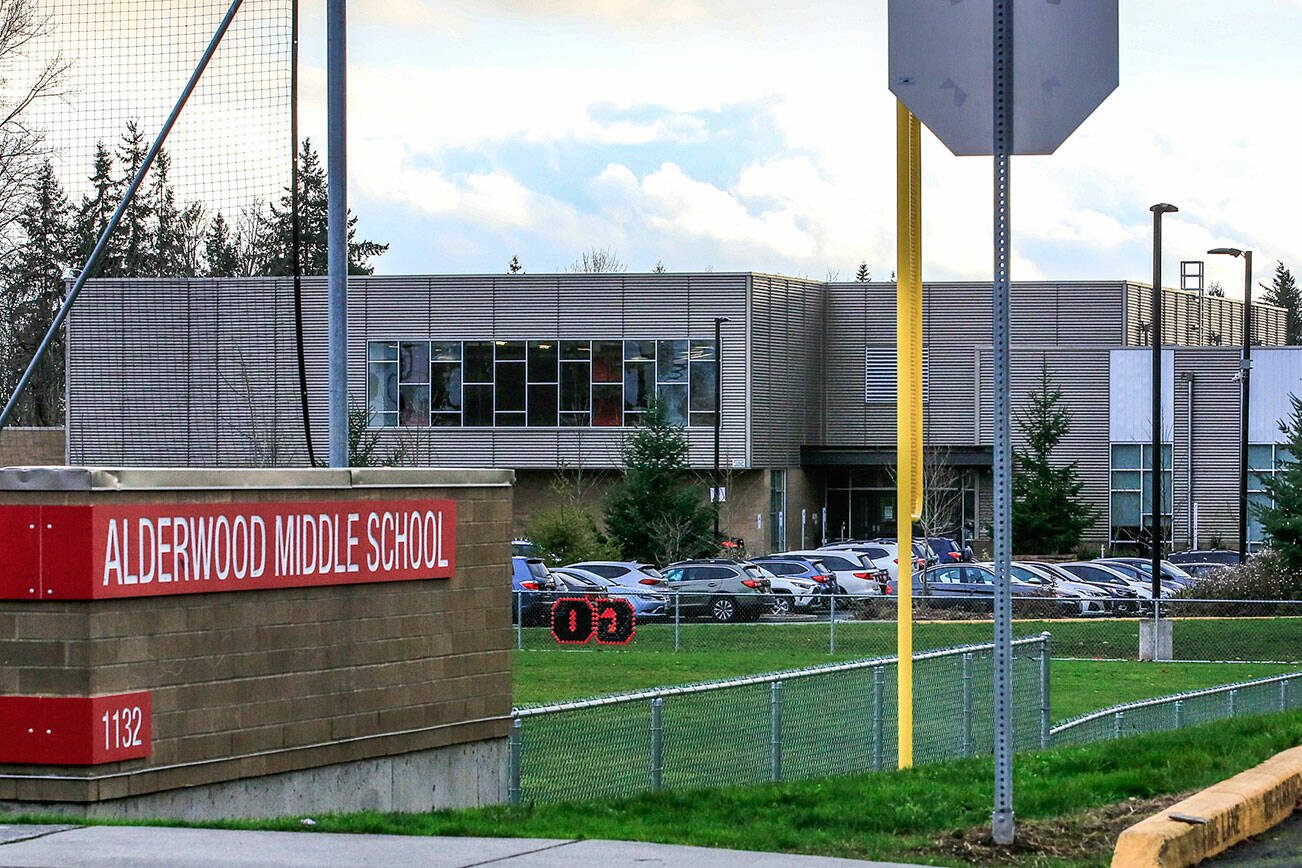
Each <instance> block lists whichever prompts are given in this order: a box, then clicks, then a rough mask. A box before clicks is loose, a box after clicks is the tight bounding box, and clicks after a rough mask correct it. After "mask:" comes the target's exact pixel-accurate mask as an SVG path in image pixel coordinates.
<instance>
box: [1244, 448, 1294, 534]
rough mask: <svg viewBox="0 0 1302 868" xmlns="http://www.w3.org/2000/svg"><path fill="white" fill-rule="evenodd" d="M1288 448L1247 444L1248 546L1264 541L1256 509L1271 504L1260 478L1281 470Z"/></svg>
mask: <svg viewBox="0 0 1302 868" xmlns="http://www.w3.org/2000/svg"><path fill="white" fill-rule="evenodd" d="M1289 454H1290V453H1289V448H1288V447H1287V446H1283V445H1275V444H1270V443H1266V444H1260V445H1257V446H1251V445H1250V446H1248V548H1250V549H1255V548H1257V547H1258V546H1260V545H1261V544H1263V543H1265V542H1266V533H1265V531H1264V530H1263V529H1262V527H1261V521H1260V520H1259V519H1258V518H1257V510H1258V509H1260V508H1262V507H1268V506H1273V505H1274V501H1273V500H1272V499H1271V497H1270V495H1269V494H1267V493H1266V489H1265V487H1264V486H1263V485H1262V484H1261V483H1262V480H1264V479H1267V478H1269V477H1272V476H1274V475H1275V474H1276V473H1279V472H1281V471H1282V470H1283V463H1284V461H1286V460H1288V458H1289Z"/></svg>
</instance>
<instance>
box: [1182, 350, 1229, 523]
mask: <svg viewBox="0 0 1302 868" xmlns="http://www.w3.org/2000/svg"><path fill="white" fill-rule="evenodd" d="M1238 369H1239V351H1238V349H1237V348H1234V347H1200V348H1197V349H1193V348H1190V349H1177V350H1176V353H1175V370H1176V390H1175V392H1176V394H1175V401H1176V406H1175V425H1176V430H1175V454H1174V455H1173V456H1172V459H1173V460H1172V468H1173V471H1174V478H1173V480H1172V482H1173V485H1174V490H1173V497H1172V506H1173V507H1174V508H1175V513H1174V514H1175V536H1174V539H1175V541H1176V544H1177V546H1178V547H1179V546H1182V545H1183V543H1184V541H1186V540H1187V538H1188V533H1189V531H1188V514H1189V500H1190V498H1189V491H1188V484H1187V481H1186V477H1187V467H1188V457H1187V450H1188V437H1189V434H1188V430H1189V422H1188V406H1189V405H1188V392H1187V382H1186V381H1185V380H1184V379H1183V377H1184V376H1185V375H1187V374H1193V376H1194V383H1193V387H1194V400H1193V411H1194V412H1193V426H1194V431H1193V466H1194V492H1193V501H1194V502H1195V503H1197V504H1198V542H1199V544H1200V545H1208V544H1210V543H1211V542H1212V541H1214V540H1218V541H1219V543H1220V544H1221V545H1222V546H1227V547H1237V545H1238V535H1239V532H1238V503H1239V500H1238V497H1239V494H1238V492H1239V449H1238V443H1239V403H1240V402H1239V384H1238V382H1236V381H1235V379H1234V376H1235V374H1237V373H1238Z"/></svg>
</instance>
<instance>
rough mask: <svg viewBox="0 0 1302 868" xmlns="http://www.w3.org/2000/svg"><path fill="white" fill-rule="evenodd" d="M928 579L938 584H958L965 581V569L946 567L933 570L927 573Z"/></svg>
mask: <svg viewBox="0 0 1302 868" xmlns="http://www.w3.org/2000/svg"><path fill="white" fill-rule="evenodd" d="M927 581H928V582H931V583H932V584H937V585H958V584H962V582H963V571H962V569H960V568H959V567H945V568H943V569H939V570H932V571H931V572H930V573H928V574H927Z"/></svg>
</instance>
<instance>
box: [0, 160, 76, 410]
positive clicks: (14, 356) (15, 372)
mask: <svg viewBox="0 0 1302 868" xmlns="http://www.w3.org/2000/svg"><path fill="white" fill-rule="evenodd" d="M73 222H74V212H73V208H72V206H71V205H70V204H69V202H68V197H67V195H66V194H65V193H64V191H63V187H62V186H61V185H60V184H59V181H58V178H57V177H56V175H55V173H54V167H53V166H52V165H51V164H50V163H49V161H48V160H47V161H46V162H45V163H44V164H43V165H42V166H41V168H40V170H39V172H38V173H37V176H36V180H35V183H34V185H33V189H32V192H31V195H30V197H29V199H28V202H27V204H26V205H25V207H24V208H23V210H22V211H21V212H20V213H19V215H18V218H17V224H18V229H19V233H18V237H17V239H16V246H15V248H14V250H13V253H12V254H11V256H10V257H9V258H8V261H7V262H6V264H5V267H4V269H3V296H0V337H2V338H3V340H0V377H2V378H3V393H4V396H5V397H8V395H10V394H12V392H13V388H14V386H15V385H17V383H18V379H19V377H21V376H22V373H23V371H24V369H25V368H26V367H27V365H28V364H29V362H30V361H31V359H32V357H33V356H34V355H35V354H36V348H37V347H38V346H40V343H41V340H42V339H43V338H44V336H45V332H46V330H47V329H48V328H49V327H50V323H51V322H53V321H54V316H55V313H56V312H57V311H58V309H59V306H60V304H62V302H63V298H64V293H65V284H64V280H65V278H66V277H67V275H68V268H69V263H70V260H71V258H72V256H73V254H74V252H75V244H76V240H75V238H74V235H73ZM63 367H64V352H63V331H62V330H60V331H59V333H58V334H57V335H56V336H55V339H54V343H53V344H52V345H51V347H50V349H49V351H48V352H47V353H46V354H45V358H44V359H43V360H42V362H41V365H40V367H38V368H37V370H36V372H35V375H34V377H33V379H32V381H31V382H30V383H29V385H28V387H27V390H26V391H25V392H24V393H23V399H22V402H21V404H20V405H19V407H18V409H17V412H16V414H15V416H14V418H13V422H14V424H18V425H37V426H52V425H59V424H62V422H63V385H64V378H63Z"/></svg>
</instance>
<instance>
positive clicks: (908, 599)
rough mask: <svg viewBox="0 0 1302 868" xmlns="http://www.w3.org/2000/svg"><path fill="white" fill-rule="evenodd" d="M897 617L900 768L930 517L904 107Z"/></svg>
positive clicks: (900, 118) (916, 144)
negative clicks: (918, 534)
mask: <svg viewBox="0 0 1302 868" xmlns="http://www.w3.org/2000/svg"><path fill="white" fill-rule="evenodd" d="M895 119H896V125H895V127H896V197H897V198H896V229H897V249H896V253H897V259H898V264H897V267H896V270H895V274H896V283H895V285H896V314H895V333H896V351H897V353H898V355H897V358H896V371H897V374H898V376H897V377H896V381H897V390H898V391H897V396H896V443H895V445H896V462H895V465H896V484H897V488H898V490H897V493H896V506H895V518H896V520H897V522H898V524H899V581H898V582H896V588H897V595H898V599H897V601H896V604H897V616H896V625H897V626H896V654H897V657H898V661H899V663H898V665H897V666H896V670H897V674H898V679H899V680H898V683H897V686H896V695H897V697H898V703H899V705H898V714H897V721H898V725H899V730H898V733H897V743H898V755H899V766H900V768H908V767H909V766H911V765H913V522H914V521H916V520H918V519H920V518H921V517H922V143H921V136H922V127H921V124H919V123H918V119H917V118H916V117H914V116H913V114H912V112H910V111H909V110H908V109H907V108H905V107H904V103H902V102H900V103H897V104H896V110H895Z"/></svg>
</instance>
